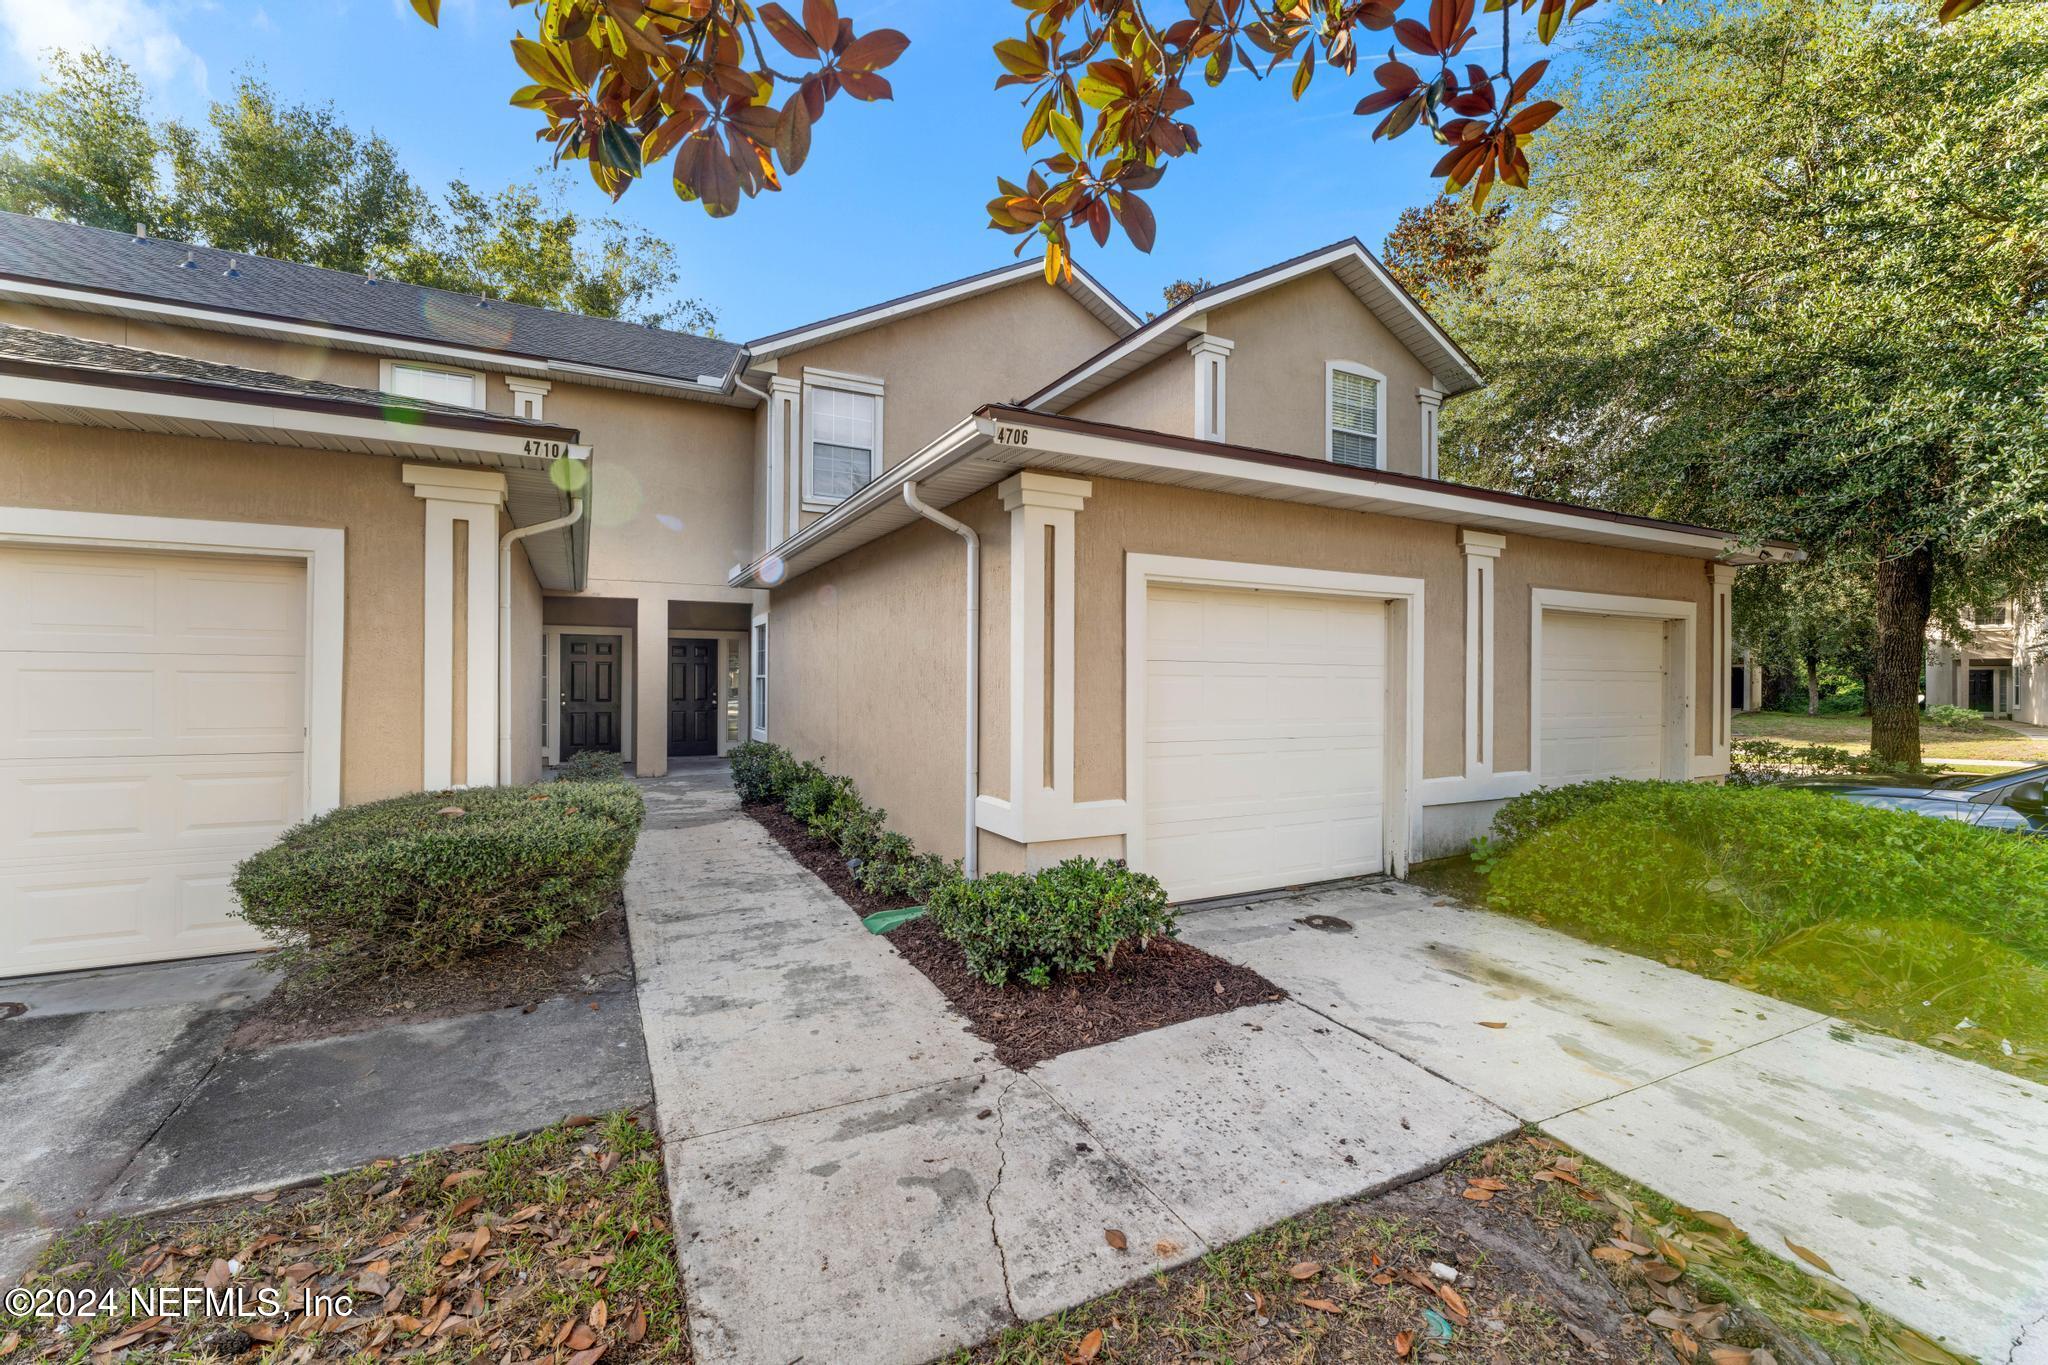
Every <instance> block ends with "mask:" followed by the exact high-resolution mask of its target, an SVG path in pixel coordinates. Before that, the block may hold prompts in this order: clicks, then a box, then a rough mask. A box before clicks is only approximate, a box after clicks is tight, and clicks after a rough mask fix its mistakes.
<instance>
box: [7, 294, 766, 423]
mask: <svg viewBox="0 0 2048 1365" xmlns="http://www.w3.org/2000/svg"><path fill="white" fill-rule="evenodd" d="M0 299H9V300H13V301H15V302H18V303H30V304H41V305H44V306H46V307H52V308H62V309H70V310H76V311H83V312H94V313H110V314H113V315H115V316H118V317H131V318H139V319H142V320H145V321H154V322H168V323H175V324H178V325H180V326H185V327H194V328H198V329H200V330H202V331H209V332H234V333H238V334H241V335H245V336H260V337H268V338H272V339H275V340H278V341H294V342H299V343H302V344H304V345H309V346H325V347H329V348H334V349H340V350H347V351H364V352H367V353H369V354H372V355H381V356H392V357H396V358H398V359H402V360H426V361H431V362H434V363H437V364H442V365H455V366H466V367H471V368H475V369H485V370H494V371H500V372H503V373H506V374H520V375H533V376H536V377H545V376H550V375H552V376H556V377H581V378H585V379H589V380H592V381H593V382H597V383H607V382H609V383H613V384H630V385H633V386H635V387H640V388H647V389H652V390H657V391H660V392H664V393H675V394H680V395H682V396H685V397H697V398H718V397H725V396H726V395H727V392H728V389H727V383H721V384H720V385H719V386H717V387H713V386H710V385H705V384H700V383H695V382H691V381H688V380H681V379H672V378H669V377H667V376H665V375H653V374H643V373H641V372H639V371H637V370H618V369H611V368H608V367H606V366H602V365H584V364H578V363H576V362H574V361H567V360H545V359H540V358H537V357H533V356H522V355H510V354H507V353H506V352H503V351H480V350H476V349H473V348H471V347H467V346H448V345H443V344H440V343H438V342H431V341H419V340H417V339H414V338H411V337H398V336H388V335H385V334H383V333H377V332H358V331H352V330H350V329H348V328H346V327H327V326H323V325H321V324H320V323H316V322H293V321H290V320H288V319H283V318H265V317H252V316H248V315H245V314H242V313H229V312H224V311H222V310H220V309H215V308H199V307H195V306H193V305H191V304H182V303H164V302H160V301H158V300H156V299H140V298H130V297H128V296H127V295H122V294H101V293H96V292H94V291H92V290H89V289H70V288H66V287H64V286H62V285H54V284H37V283H34V282H32V281H27V280H0ZM723 378H724V380H725V381H727V382H729V381H730V378H731V376H730V375H727V376H724V377H723Z"/></svg>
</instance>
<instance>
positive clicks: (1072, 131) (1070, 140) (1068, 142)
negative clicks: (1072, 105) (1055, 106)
mask: <svg viewBox="0 0 2048 1365" xmlns="http://www.w3.org/2000/svg"><path fill="white" fill-rule="evenodd" d="M1048 121H1049V122H1050V124H1051V126H1052V138H1053V141H1055V142H1057V143H1059V145H1060V150H1061V151H1063V152H1065V153H1066V154H1067V155H1068V156H1070V157H1072V158H1074V160H1076V161H1079V160H1080V159H1081V125H1080V124H1078V123H1076V122H1074V120H1072V119H1070V118H1068V117H1067V116H1066V115H1065V114H1062V113H1060V112H1059V111H1058V110H1054V111H1052V113H1051V114H1050V115H1049V116H1048Z"/></svg>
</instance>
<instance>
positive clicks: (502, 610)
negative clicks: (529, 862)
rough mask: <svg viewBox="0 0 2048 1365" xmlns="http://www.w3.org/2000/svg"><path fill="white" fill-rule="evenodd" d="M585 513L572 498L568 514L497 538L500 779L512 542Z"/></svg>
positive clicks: (507, 730)
mask: <svg viewBox="0 0 2048 1365" xmlns="http://www.w3.org/2000/svg"><path fill="white" fill-rule="evenodd" d="M582 516H583V499H582V498H581V497H575V498H571V499H570V500H569V512H568V515H566V516H560V517H556V518H555V519H554V520H553V521H542V522H536V523H534V524H533V525H532V526H520V527H517V528H515V529H513V530H510V531H507V532H506V533H505V534H504V536H503V537H502V538H501V539H500V540H499V541H498V782H499V784H500V785H503V784H505V783H508V782H510V781H511V780H512V544H513V542H514V541H520V540H524V539H526V538H527V537H528V536H537V535H539V534H541V533H542V532H543V531H559V530H561V529H562V528H563V527H565V526H574V525H575V524H576V523H577V522H578V521H579V520H581V519H582Z"/></svg>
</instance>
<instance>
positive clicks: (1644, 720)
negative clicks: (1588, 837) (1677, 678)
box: [1540, 611, 1670, 787]
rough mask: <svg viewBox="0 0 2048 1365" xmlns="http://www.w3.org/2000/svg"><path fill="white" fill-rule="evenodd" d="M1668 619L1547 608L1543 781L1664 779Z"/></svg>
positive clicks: (1559, 784)
mask: <svg viewBox="0 0 2048 1365" xmlns="http://www.w3.org/2000/svg"><path fill="white" fill-rule="evenodd" d="M1664 629H1665V623H1664V622H1662V621H1658V620H1654V619H1652V618H1649V617H1640V616H1590V615H1586V614H1583V613H1579V612H1568V611H1546V612H1544V613H1543V743H1542V749H1541V763H1542V772H1541V774H1540V779H1541V781H1542V783H1543V785H1544V786H1546V787H1562V786H1565V785H1567V784H1568V783H1572V782H1586V781H1590V780H1591V779H1593V778H1596V777H1638V778H1656V777H1662V776H1664V733H1665V732H1664V715H1665V711H1666V709H1667V708H1668V707H1669V704H1670V703H1669V701H1668V700H1667V689H1666V686H1665V664H1664Z"/></svg>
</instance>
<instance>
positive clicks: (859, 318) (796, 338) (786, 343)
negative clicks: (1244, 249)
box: [746, 261, 1140, 365]
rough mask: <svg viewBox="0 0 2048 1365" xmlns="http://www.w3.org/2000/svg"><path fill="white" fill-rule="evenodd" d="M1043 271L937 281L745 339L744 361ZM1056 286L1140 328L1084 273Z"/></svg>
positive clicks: (1022, 265)
mask: <svg viewBox="0 0 2048 1365" xmlns="http://www.w3.org/2000/svg"><path fill="white" fill-rule="evenodd" d="M1043 273H1044V270H1043V267H1041V266H1040V265H1039V264H1038V263H1037V262H1036V261H1020V262H1018V263H1017V264H1016V265H1013V266H1006V267H1004V268H1003V269H1001V270H993V271H990V272H988V273H986V274H983V275H975V276H971V277H969V278H967V279H964V280H960V281H958V282H956V283H954V284H949V285H941V286H940V287H939V288H937V289H928V290H924V291H922V292H920V293H916V294H910V295H906V296H905V297H903V298H900V299H896V300H894V301H892V302H889V303H882V304H877V305H876V306H875V307H873V308H864V309H862V310H860V311H859V312H855V313H848V314H846V315H844V316H843V317H837V318H831V319H828V320H827V321H824V322H819V323H814V324H812V325H811V326H808V327H803V328H799V329H797V330H795V331H792V332H787V333H780V334H776V333H771V334H769V335H768V336H765V337H762V338H760V339H758V340H755V341H750V342H748V343H747V347H746V349H747V356H748V363H749V364H750V365H751V364H759V363H760V362H762V361H767V360H773V359H775V358H776V357H777V356H783V355H788V354H789V353H790V352H792V351H800V350H803V349H805V348H806V347H810V346H816V345H818V344H820V343H821V342H826V341H831V340H833V339H835V338H837V337H842V336H847V335H849V334H851V333H854V332H864V331H867V330H868V329H870V328H873V327H880V326H882V325H884V324H885V323H890V322H894V321H896V320H898V319H900V318H907V317H914V316H915V315H917V314H919V313H928V312H931V311H933V310H934V309H938V308H944V307H946V306H947V305H948V304H953V303H958V302H960V301H961V300H962V299H971V298H973V297H974V296H975V295H977V294H987V293H991V292H993V291H994V290H997V289H1007V288H1009V287H1010V286H1011V285H1013V284H1021V283H1023V282H1024V281H1025V280H1029V279H1035V278H1037V277H1039V276H1040V275H1042V274H1043ZM1061 287H1062V288H1064V289H1066V291H1067V292H1068V293H1070V294H1086V295H1087V296H1088V297H1089V298H1091V299H1094V300H1095V301H1096V302H1097V303H1098V304H1100V305H1101V306H1102V307H1103V308H1104V309H1105V310H1107V311H1108V312H1110V313H1111V314H1113V315H1114V316H1115V317H1117V318H1119V319H1121V320H1122V322H1123V324H1124V326H1125V327H1127V328H1131V329H1136V328H1137V327H1138V326H1140V323H1139V321H1138V317H1137V315H1136V314H1134V313H1132V312H1131V310H1130V309H1128V308H1126V307H1125V306H1124V305H1123V302H1122V301H1121V300H1120V299H1118V298H1117V297H1116V296H1115V295H1114V294H1112V293H1110V292H1109V291H1108V290H1107V289H1104V288H1103V287H1102V286H1101V285H1100V284H1097V283H1096V282H1095V280H1094V279H1093V277H1091V276H1090V275H1089V274H1088V273H1087V272H1086V271H1083V270H1079V269H1076V270H1075V271H1074V278H1073V282H1072V283H1071V284H1068V285H1063V286H1061ZM1084 306H1085V305H1084Z"/></svg>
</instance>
